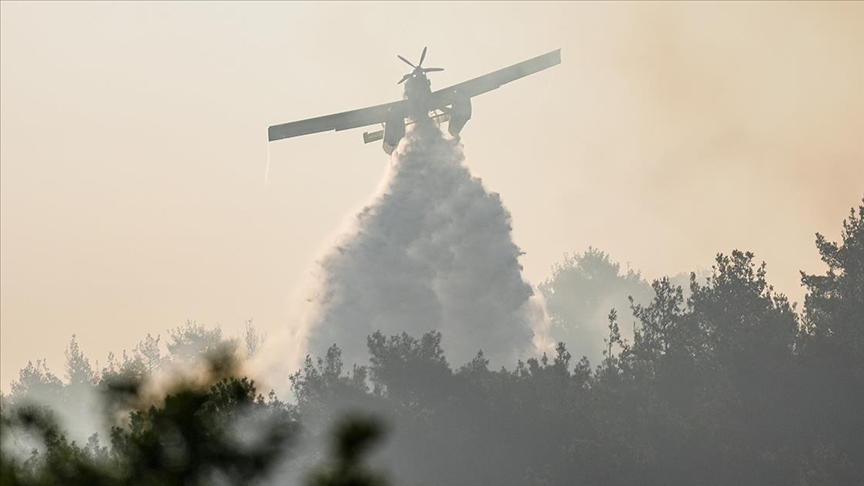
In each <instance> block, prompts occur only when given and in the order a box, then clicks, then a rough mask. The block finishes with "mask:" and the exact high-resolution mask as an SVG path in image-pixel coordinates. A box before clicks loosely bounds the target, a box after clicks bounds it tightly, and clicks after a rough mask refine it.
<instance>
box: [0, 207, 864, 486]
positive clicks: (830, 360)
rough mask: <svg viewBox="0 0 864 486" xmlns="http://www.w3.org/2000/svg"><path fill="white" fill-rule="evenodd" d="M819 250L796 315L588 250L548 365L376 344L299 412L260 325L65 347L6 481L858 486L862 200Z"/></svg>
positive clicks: (34, 371) (735, 283)
mask: <svg viewBox="0 0 864 486" xmlns="http://www.w3.org/2000/svg"><path fill="white" fill-rule="evenodd" d="M816 250H817V251H818V252H819V254H820V256H821V258H822V261H823V262H824V263H825V265H826V266H827V270H826V271H825V273H822V274H807V273H804V272H802V273H801V282H802V285H803V286H804V287H805V290H806V292H807V293H806V297H805V301H804V305H803V308H801V309H797V308H796V307H795V306H793V305H791V304H790V302H789V300H788V299H787V298H786V297H785V296H784V295H782V294H778V293H777V292H775V291H774V289H773V288H772V286H771V285H770V284H769V282H768V270H767V268H768V267H767V265H766V264H765V263H764V262H760V261H759V260H757V258H756V256H755V255H754V254H753V253H751V252H747V251H739V250H734V251H731V252H730V253H728V254H718V255H717V256H716V259H715V261H714V265H713V266H712V267H711V269H710V271H708V272H707V273H703V272H700V273H699V274H698V275H697V273H695V272H694V273H692V274H691V275H690V276H689V281H686V282H681V279H680V278H671V279H670V278H663V279H659V280H656V281H654V282H652V283H650V284H649V283H647V282H645V281H644V280H643V279H642V277H641V275H640V274H639V273H638V272H636V271H634V270H630V269H627V270H626V271H624V272H622V271H621V268H620V265H619V264H617V263H615V262H613V261H612V260H611V258H610V256H609V255H606V254H605V253H603V252H602V251H600V250H597V249H594V248H591V249H589V250H588V251H586V252H585V253H583V254H581V255H576V256H572V257H567V258H566V259H565V261H564V262H562V263H561V264H560V265H559V266H557V267H556V268H555V269H554V271H553V275H552V276H551V277H550V278H549V279H548V280H547V281H546V282H544V283H543V284H542V285H541V287H540V289H541V292H542V293H543V294H544V296H545V297H546V299H547V302H548V307H549V312H550V315H551V318H552V321H553V335H554V337H555V338H556V341H558V345H557V349H556V351H555V353H553V354H551V355H548V356H547V355H543V356H542V357H540V358H531V359H527V360H525V361H521V360H520V361H517V362H515V363H512V364H511V365H510V366H505V367H501V368H500V369H491V368H490V367H489V361H488V360H487V359H486V358H484V354H483V351H482V349H478V350H477V354H476V357H475V358H474V359H473V360H471V361H469V362H467V363H452V362H450V361H449V360H448V358H447V356H446V355H445V353H444V351H443V349H442V346H441V340H442V334H441V333H440V332H436V331H431V332H429V333H426V334H424V335H420V336H412V335H409V334H406V333H402V334H395V335H385V334H383V333H381V332H375V333H372V334H371V335H369V336H368V338H367V348H368V356H369V359H368V362H366V363H344V362H343V360H342V350H341V349H340V348H339V346H338V343H337V345H334V346H332V347H331V348H330V349H329V350H328V351H327V353H326V355H324V356H319V357H316V356H307V358H306V361H305V363H304V365H303V367H302V368H301V369H299V370H297V371H296V372H295V373H293V374H292V375H290V376H286V377H285V378H284V379H285V380H286V381H289V382H290V386H291V389H292V391H293V396H292V397H277V396H276V395H275V394H274V393H272V392H270V393H265V392H263V391H261V390H258V388H257V387H256V384H255V382H254V381H253V380H251V379H249V378H248V377H244V376H242V372H241V370H242V367H241V366H239V365H240V363H242V360H244V359H246V358H247V357H249V356H251V355H253V354H254V353H255V352H256V350H257V349H258V348H259V347H260V345H261V340H262V339H265V338H264V337H263V336H262V335H261V334H260V333H259V332H258V331H257V330H256V329H255V328H254V326H252V325H249V326H248V327H247V332H246V333H245V335H244V336H243V337H242V338H240V339H232V338H226V337H225V336H223V335H222V333H221V330H219V328H213V327H207V326H204V325H202V324H199V323H196V322H192V321H190V322H187V323H186V324H184V325H182V326H179V327H177V328H175V329H173V330H171V331H170V332H169V333H168V334H167V337H165V336H156V337H154V336H151V335H147V336H146V337H145V338H144V339H143V340H142V341H141V342H140V343H139V344H138V345H137V346H135V347H134V348H133V349H132V351H130V352H126V351H124V352H122V354H121V355H120V356H119V357H118V356H115V355H111V356H109V358H108V360H107V362H106V363H105V365H104V366H103V367H102V368H101V369H97V367H94V365H93V364H92V362H91V361H90V359H88V358H87V357H86V356H85V355H84V354H83V352H82V351H81V349H80V348H79V346H78V343H77V339H76V337H75V336H72V338H71V341H70V343H69V346H68V348H67V352H66V365H65V369H64V370H63V373H62V375H63V376H62V378H61V377H60V376H57V375H55V374H54V372H53V371H51V370H50V369H49V368H48V367H47V366H46V364H45V362H44V361H42V360H36V361H35V362H31V363H29V364H28V366H27V367H25V368H24V369H22V370H21V372H20V376H19V379H18V380H17V381H15V382H14V383H12V386H11V389H10V390H11V391H10V393H9V394H8V395H4V396H2V400H0V413H2V418H0V446H2V466H0V482H2V484H4V485H6V484H10V485H12V484H82V483H85V482H86V483H88V484H93V485H100V484H136V485H138V484H140V485H150V484H271V483H272V484H310V485H337V484H339V485H347V484H354V485H364V484H365V485H374V484H391V483H392V484H410V485H415V484H416V485H421V484H422V485H463V484H464V485H468V484H472V485H493V484H494V485H526V486H527V485H533V486H541V485H559V484H560V485H564V484H568V485H574V484H586V485H593V484H613V485H618V484H620V485H625V484H669V485H678V484H681V485H690V484H795V485H802V486H803V485H819V484H825V485H828V484H831V485H835V484H862V483H864V414H862V413H861V410H862V409H864V201H862V205H861V206H859V207H857V209H852V210H851V211H850V214H849V216H848V218H847V219H845V220H844V221H843V226H842V232H841V238H840V240H839V241H837V242H832V241H828V240H827V239H826V238H825V237H824V236H822V235H821V234H817V235H816ZM625 323H626V326H625ZM631 323H632V325H631ZM598 326H599V327H600V328H602V329H603V330H604V331H603V332H602V333H598V332H597V331H596V329H598ZM163 339H164V340H163ZM175 370H184V371H185V373H177V372H176V371H175ZM193 371H194V372H193ZM156 377H160V378H159V379H157V378H156ZM169 377H173V378H169ZM265 395H266V396H265Z"/></svg>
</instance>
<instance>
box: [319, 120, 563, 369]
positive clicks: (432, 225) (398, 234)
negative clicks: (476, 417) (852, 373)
mask: <svg viewBox="0 0 864 486" xmlns="http://www.w3.org/2000/svg"><path fill="white" fill-rule="evenodd" d="M463 159H464V157H463V154H462V150H461V145H460V144H459V141H458V140H453V139H449V138H445V137H444V136H443V135H442V133H441V131H440V130H439V129H438V127H437V126H436V125H435V124H434V123H432V122H431V121H428V122H426V121H424V122H422V123H416V124H413V125H410V126H409V130H408V132H407V134H406V136H405V138H403V140H402V141H401V142H400V145H399V147H398V148H397V150H396V151H395V152H394V153H393V156H392V159H391V167H390V172H389V174H388V176H387V178H386V180H385V184H384V186H383V187H382V190H381V192H380V194H379V195H378V196H377V197H376V198H375V200H374V202H373V203H372V204H371V205H369V206H367V207H365V208H364V209H363V210H362V211H361V212H360V213H359V214H358V215H357V216H356V219H355V221H354V222H353V223H354V224H353V227H352V229H351V230H350V231H348V233H347V234H346V235H345V236H344V238H343V239H342V240H341V241H340V242H339V243H337V245H336V246H335V247H334V248H333V249H332V250H331V251H330V253H329V254H327V255H326V256H325V257H324V258H323V259H322V261H321V262H320V263H321V265H320V268H319V270H320V271H321V272H322V275H321V277H320V281H321V287H320V288H319V289H318V291H317V293H316V295H314V296H313V297H312V299H311V300H312V302H313V303H314V305H315V306H316V308H317V312H316V315H315V316H314V318H313V321H314V322H313V323H312V326H311V332H310V335H309V352H310V353H311V354H313V355H319V356H323V354H324V352H325V350H326V349H327V347H329V346H331V345H333V344H334V343H335V344H338V345H339V347H340V348H342V349H343V357H344V360H345V362H346V364H349V365H350V364H351V363H354V362H356V363H359V364H362V363H364V362H366V361H367V359H368V356H367V351H366V337H367V336H368V335H369V334H371V333H373V332H374V331H376V330H380V331H381V332H382V333H384V334H385V335H392V334H398V333H401V332H407V333H409V334H411V335H414V336H418V337H419V336H420V335H422V334H423V333H426V332H429V331H432V330H438V331H441V332H442V334H443V347H444V351H445V353H446V355H447V357H448V360H449V361H450V362H451V363H453V364H455V365H459V364H462V363H465V362H467V361H469V360H470V359H471V358H473V357H474V356H475V355H476V353H477V351H478V350H482V351H483V353H484V355H485V356H486V357H487V358H488V359H490V360H491V361H492V362H493V366H501V365H508V366H512V365H513V364H515V360H516V358H517V357H518V356H520V355H522V354H523V353H524V352H526V351H529V350H530V349H531V347H532V340H533V342H534V343H535V344H534V347H535V348H536V347H537V343H545V342H546V341H548V339H547V338H546V337H545V336H542V335H541V334H542V333H543V332H544V331H543V329H545V328H544V325H546V324H547V323H546V322H545V321H546V319H545V314H544V312H543V309H542V303H541V302H538V299H536V298H532V295H533V294H534V292H533V290H532V288H531V286H530V285H529V284H528V283H527V282H525V280H524V279H523V278H522V275H521V270H522V267H521V265H520V264H519V261H518V257H519V255H520V254H521V252H520V251H519V248H518V247H517V246H516V245H515V244H514V243H513V240H512V238H511V224H510V213H509V212H508V211H507V210H506V209H505V208H504V206H503V205H502V203H501V198H500V197H499V196H498V194H496V193H490V192H488V191H487V190H486V189H485V188H484V187H483V184H482V181H481V180H480V179H478V178H476V177H472V176H471V174H470V173H469V171H468V169H467V168H466V167H465V166H464V165H463ZM532 321H533V323H532ZM532 327H533V328H536V329H537V331H536V332H535V331H533V330H532Z"/></svg>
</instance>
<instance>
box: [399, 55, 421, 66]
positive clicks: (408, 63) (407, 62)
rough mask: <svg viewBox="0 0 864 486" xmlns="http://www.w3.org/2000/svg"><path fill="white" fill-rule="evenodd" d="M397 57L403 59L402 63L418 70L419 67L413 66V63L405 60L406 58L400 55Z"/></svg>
mask: <svg viewBox="0 0 864 486" xmlns="http://www.w3.org/2000/svg"><path fill="white" fill-rule="evenodd" d="M396 57H398V58H399V59H402V62H404V63H405V64H407V65H409V66H411V67H412V68H416V67H417V66H415V65H413V64H411V61H409V60H408V59H405V58H404V57H402V56H400V55H399V54H396Z"/></svg>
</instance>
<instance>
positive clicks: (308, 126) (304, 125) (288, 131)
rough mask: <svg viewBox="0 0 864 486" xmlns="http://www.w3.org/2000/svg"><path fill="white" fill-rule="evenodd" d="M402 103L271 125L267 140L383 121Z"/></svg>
mask: <svg viewBox="0 0 864 486" xmlns="http://www.w3.org/2000/svg"><path fill="white" fill-rule="evenodd" d="M401 103H404V101H394V102H392V103H385V104H383V105H377V106H370V107H368V108H361V109H359V110H352V111H345V112H342V113H335V114H333V115H325V116H319V117H316V118H309V119H307V120H300V121H296V122H291V123H283V124H281V125H273V126H271V127H270V128H268V129H267V135H268V137H269V141H271V142H272V141H274V140H282V139H283V138H291V137H299V136H300V135H308V134H310V133H318V132H328V131H330V130H336V131H339V130H348V129H349V128H358V127H365V126H367V125H375V124H377V123H384V122H385V121H386V120H387V114H388V113H389V112H390V109H391V108H393V107H395V106H398V105H399V104H401Z"/></svg>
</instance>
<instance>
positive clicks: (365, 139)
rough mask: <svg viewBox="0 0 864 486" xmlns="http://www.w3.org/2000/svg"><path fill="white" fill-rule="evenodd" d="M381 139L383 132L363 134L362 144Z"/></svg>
mask: <svg viewBox="0 0 864 486" xmlns="http://www.w3.org/2000/svg"><path fill="white" fill-rule="evenodd" d="M383 138H384V130H378V131H377V132H363V143H369V142H374V141H376V140H381V139H383Z"/></svg>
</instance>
